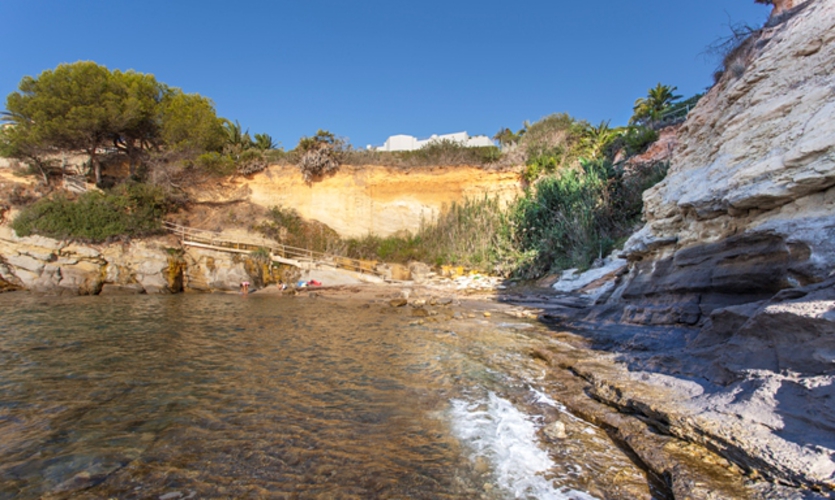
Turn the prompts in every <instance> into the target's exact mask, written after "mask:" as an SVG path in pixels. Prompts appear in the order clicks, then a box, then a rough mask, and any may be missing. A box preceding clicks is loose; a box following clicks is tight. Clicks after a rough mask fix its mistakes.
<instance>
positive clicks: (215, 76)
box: [0, 0, 769, 149]
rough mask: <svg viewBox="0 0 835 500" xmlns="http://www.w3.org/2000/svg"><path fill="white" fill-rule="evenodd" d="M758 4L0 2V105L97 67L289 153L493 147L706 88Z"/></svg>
mask: <svg viewBox="0 0 835 500" xmlns="http://www.w3.org/2000/svg"><path fill="white" fill-rule="evenodd" d="M768 12H769V9H768V8H766V7H764V6H762V5H757V4H754V2H753V0H702V1H699V2H685V1H681V0H643V1H637V2H624V1H623V0H618V1H614V0H585V1H574V2H563V1H555V0H517V1H515V2H507V1H504V2H497V1H493V0H487V1H480V2H476V1H470V0H466V1H452V0H447V1H440V0H425V1H421V2H414V1H411V2H405V1H396V0H388V1H382V0H379V1H378V0H373V1H362V0H356V1H353V2H351V1H345V0H317V1H311V0H307V1H281V0H275V1H246V0H239V1H235V2H232V1H229V0H226V1H220V0H201V1H196V0H182V1H174V0H164V1H158V0H143V1H141V2H140V1H126V0H109V1H107V2H104V1H91V0H73V1H59V0H52V1H45V0H0V20H2V27H3V39H4V48H3V50H2V51H0V68H2V71H0V94H2V96H6V95H8V94H9V93H10V92H12V91H14V90H15V89H16V88H17V85H18V83H19V82H20V79H21V78H22V77H23V76H24V75H31V76H35V75H37V74H38V73H40V72H41V71H43V70H45V69H50V68H54V67H55V66H57V65H58V64H60V63H62V62H74V61H78V60H92V61H96V62H97V63H99V64H103V65H105V66H107V67H109V68H111V69H117V68H118V69H122V70H126V69H134V70H136V71H140V72H143V73H153V74H154V75H156V77H157V79H159V80H160V81H162V82H165V83H167V84H169V85H172V86H175V87H180V88H182V89H183V90H185V91H186V92H198V93H200V94H202V95H205V96H207V97H210V98H211V99H213V100H214V102H215V104H216V106H217V110H218V113H219V114H220V115H221V116H224V117H227V118H230V119H232V120H235V119H237V120H239V121H240V122H241V125H242V126H243V127H244V128H249V129H250V131H251V132H252V133H257V132H266V133H268V134H270V135H272V136H273V138H274V139H275V140H276V141H279V142H280V143H281V145H282V146H284V147H285V148H287V149H290V148H292V147H293V146H294V145H295V144H296V142H297V141H298V139H299V137H301V136H304V135H312V134H313V133H315V132H316V130H317V129H319V128H323V129H327V130H330V131H331V132H334V133H336V134H337V135H340V136H343V137H346V138H348V140H349V141H350V142H351V143H352V144H353V145H354V146H357V147H364V146H365V145H366V144H374V145H379V144H382V143H383V142H384V141H385V139H386V138H387V137H388V136H389V135H393V134H410V135H415V136H418V137H421V138H423V137H428V136H429V135H431V134H433V133H439V134H443V133H450V132H457V131H461V130H466V131H468V132H469V133H470V134H473V135H474V134H487V135H490V136H492V135H493V134H494V133H495V132H496V131H498V130H499V129H500V128H502V127H511V128H513V129H514V130H515V129H518V128H520V126H521V125H522V122H523V121H524V120H531V121H535V120H537V119H539V118H541V117H543V116H546V115H548V114H551V113H556V112H568V113H570V114H571V115H573V116H575V117H577V118H582V119H586V120H588V121H590V122H593V123H598V122H600V121H601V120H611V123H612V125H623V124H625V123H626V121H627V120H628V119H629V117H630V116H631V114H632V104H633V102H634V101H635V99H637V98H638V97H641V96H643V95H645V94H646V91H647V89H648V88H650V87H652V86H655V84H656V83H658V82H663V83H665V84H669V85H675V86H677V87H678V89H679V93H680V94H683V95H685V96H689V95H692V94H695V93H697V92H700V91H703V90H704V89H705V88H706V87H707V86H709V85H710V83H711V81H712V73H713V71H714V69H715V67H716V66H717V60H716V59H715V58H706V57H705V54H704V53H705V48H706V47H707V46H708V45H709V44H710V43H712V42H714V41H715V40H717V39H718V38H720V37H723V36H727V35H728V34H729V33H730V30H729V28H728V24H729V23H730V22H744V23H748V24H750V25H753V26H760V25H762V23H763V22H764V21H765V19H766V18H767V17H768Z"/></svg>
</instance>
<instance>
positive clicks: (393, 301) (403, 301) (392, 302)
mask: <svg viewBox="0 0 835 500" xmlns="http://www.w3.org/2000/svg"><path fill="white" fill-rule="evenodd" d="M407 303H408V301H407V300H406V299H391V300H390V301H389V305H390V306H391V307H403V306H405V305H406V304H407Z"/></svg>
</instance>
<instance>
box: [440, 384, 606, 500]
mask: <svg viewBox="0 0 835 500" xmlns="http://www.w3.org/2000/svg"><path fill="white" fill-rule="evenodd" d="M451 403H452V410H451V415H452V428H453V432H454V433H455V435H456V436H457V437H458V439H460V440H461V441H462V442H464V443H465V445H466V446H467V447H468V448H469V449H470V450H472V456H471V457H470V458H471V459H473V460H475V459H476V458H477V457H483V458H485V459H487V460H488V461H489V462H490V464H491V465H492V467H493V472H494V475H495V480H496V482H497V483H498V486H500V487H501V488H503V489H504V490H506V491H508V492H509V493H511V494H512V495H513V497H514V498H532V499H534V498H535V499H543V500H593V498H594V497H592V496H590V495H588V494H586V493H582V492H579V491H573V490H566V489H557V488H555V487H554V485H553V484H551V482H550V481H549V480H547V479H545V477H543V474H544V473H546V472H548V471H549V470H550V469H551V468H552V467H554V465H555V464H554V462H553V460H551V457H549V456H548V453H547V452H546V451H544V450H543V449H541V448H540V447H539V446H538V444H539V441H538V439H537V437H536V426H535V425H534V423H533V422H532V421H531V418H529V417H528V416H527V415H526V414H524V413H522V412H521V411H519V410H518V409H516V407H514V406H513V404H511V403H510V401H507V400H506V399H503V398H500V397H499V396H496V394H494V393H492V392H491V393H490V394H489V396H488V399H487V400H486V401H481V402H477V403H468V402H466V401H461V400H453V401H452V402H451Z"/></svg>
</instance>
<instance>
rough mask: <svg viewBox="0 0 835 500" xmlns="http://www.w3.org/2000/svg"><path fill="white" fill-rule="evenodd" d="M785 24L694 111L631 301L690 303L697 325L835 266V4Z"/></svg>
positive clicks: (631, 254)
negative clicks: (735, 305) (734, 305)
mask: <svg viewBox="0 0 835 500" xmlns="http://www.w3.org/2000/svg"><path fill="white" fill-rule="evenodd" d="M779 20H780V21H779V22H778V23H775V24H774V25H773V26H767V27H766V28H764V29H762V30H761V32H759V33H758V34H756V35H755V36H756V39H755V40H753V43H749V44H748V45H750V51H749V53H747V54H741V55H740V56H739V57H738V58H737V59H736V60H735V61H734V62H733V65H734V67H732V68H729V69H728V71H726V72H725V75H724V77H723V78H722V79H721V81H720V82H719V83H718V84H717V85H716V86H715V87H714V88H712V89H711V90H710V92H709V93H708V94H707V95H706V96H705V97H704V98H703V99H702V100H701V101H700V102H699V105H698V106H697V107H696V109H694V110H693V111H692V112H691V114H690V116H689V117H688V120H687V122H686V123H685V124H684V126H683V127H682V128H681V129H680V131H679V134H678V147H677V149H676V151H675V153H674V159H673V162H672V166H671V168H670V172H669V174H668V176H667V178H666V179H665V180H664V181H663V182H661V183H660V184H658V185H657V186H655V187H654V188H652V189H651V190H649V191H647V192H646V193H645V194H644V202H645V208H644V210H645V215H646V219H647V222H646V225H645V226H644V228H643V229H642V230H641V231H640V232H639V233H637V234H636V235H634V236H633V237H632V238H631V239H630V240H629V241H628V242H627V244H626V246H625V252H624V253H625V256H626V257H627V258H628V259H629V261H630V262H631V263H632V271H631V273H630V275H629V278H628V284H627V285H626V286H625V288H624V290H623V291H622V293H623V297H624V298H625V299H627V300H631V301H633V302H643V303H644V304H649V303H650V301H648V300H647V299H653V300H655V301H656V302H657V304H656V305H657V306H659V307H662V308H665V307H667V306H666V305H664V304H666V303H670V302H676V303H679V304H683V305H682V307H684V308H685V309H687V314H684V316H685V317H686V318H687V321H689V322H693V323H695V322H697V321H701V320H703V319H704V318H706V316H707V315H709V314H710V313H711V312H712V311H713V310H714V309H716V308H717V307H720V306H724V305H729V304H730V303H744V302H749V301H752V300H759V299H764V298H767V297H769V296H771V295H773V294H774V293H776V292H778V291H780V290H782V289H785V288H792V287H800V286H804V285H808V284H812V283H816V282H820V281H822V280H824V279H826V278H827V277H828V276H829V275H830V273H832V272H833V270H835V190H834V189H833V185H835V73H833V71H832V69H833V68H835V2H833V1H831V0H810V1H807V2H804V3H801V4H799V5H797V6H795V7H794V8H793V9H792V10H791V11H789V12H784V13H783V14H782V15H780V16H779ZM645 316H646V315H645ZM679 316H681V314H680V315H679Z"/></svg>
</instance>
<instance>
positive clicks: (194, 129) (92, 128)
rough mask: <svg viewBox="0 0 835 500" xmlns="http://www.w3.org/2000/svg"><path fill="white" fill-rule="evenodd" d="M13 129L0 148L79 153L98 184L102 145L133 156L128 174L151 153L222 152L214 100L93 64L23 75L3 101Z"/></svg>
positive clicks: (20, 154) (36, 153)
mask: <svg viewBox="0 0 835 500" xmlns="http://www.w3.org/2000/svg"><path fill="white" fill-rule="evenodd" d="M6 109H7V112H6V113H5V114H4V119H5V120H6V121H9V122H10V123H11V124H12V127H13V129H14V132H12V133H9V134H5V139H4V140H5V141H6V143H7V145H6V146H5V147H4V149H6V150H8V152H10V153H11V154H14V155H17V156H18V157H34V156H37V157H38V158H39V159H38V161H43V160H44V159H43V155H48V154H51V153H54V152H56V151H68V150H70V151H83V152H85V153H86V154H87V155H88V156H89V159H90V161H89V164H90V167H91V168H92V170H93V173H94V175H95V180H96V184H101V180H102V172H101V162H100V156H101V155H102V154H103V151H105V150H104V149H103V148H105V147H107V146H112V147H115V148H116V149H118V150H120V151H122V152H123V153H125V154H126V155H127V156H128V158H129V159H130V167H131V173H134V171H135V167H136V165H137V164H138V163H139V162H141V161H142V160H143V157H144V156H145V155H146V154H147V153H148V152H149V151H151V150H159V149H160V148H168V149H169V150H188V151H190V152H192V153H195V152H196V153H198V154H199V152H203V151H214V150H219V149H220V148H221V147H222V146H223V128H222V123H221V121H220V119H219V118H218V117H217V115H216V113H215V109H214V105H213V104H212V102H211V101H210V100H208V99H206V98H205V97H202V96H199V95H197V94H185V93H183V92H182V91H181V90H179V89H174V88H170V87H168V86H166V85H164V84H162V83H160V82H157V80H156V78H154V76H153V75H147V74H142V73H137V72H134V71H126V72H121V71H118V70H116V71H112V72H111V71H110V70H108V69H107V68H106V67H104V66H100V65H98V64H96V63H94V62H90V61H79V62H76V63H72V64H61V65H59V66H58V67H57V68H55V69H54V70H46V71H44V72H42V73H41V74H40V75H38V77H36V78H33V77H30V76H27V77H24V78H23V79H22V80H21V82H20V85H19V90H18V91H17V92H12V93H11V94H9V96H8V97H7V99H6Z"/></svg>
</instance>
